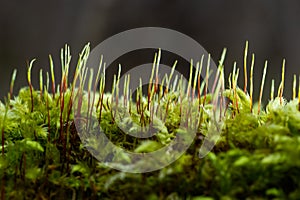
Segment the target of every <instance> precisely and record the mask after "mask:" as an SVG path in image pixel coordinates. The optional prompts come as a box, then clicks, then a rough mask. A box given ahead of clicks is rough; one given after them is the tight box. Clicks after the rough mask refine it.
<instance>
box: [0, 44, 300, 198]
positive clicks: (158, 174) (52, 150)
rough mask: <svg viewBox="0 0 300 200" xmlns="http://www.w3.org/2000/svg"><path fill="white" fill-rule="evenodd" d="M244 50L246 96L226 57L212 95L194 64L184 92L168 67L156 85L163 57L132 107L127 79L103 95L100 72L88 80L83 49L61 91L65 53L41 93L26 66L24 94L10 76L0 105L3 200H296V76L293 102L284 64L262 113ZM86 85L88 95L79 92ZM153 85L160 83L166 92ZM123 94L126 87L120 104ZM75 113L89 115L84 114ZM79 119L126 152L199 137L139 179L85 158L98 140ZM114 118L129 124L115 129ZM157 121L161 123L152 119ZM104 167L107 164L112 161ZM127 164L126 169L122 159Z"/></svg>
mask: <svg viewBox="0 0 300 200" xmlns="http://www.w3.org/2000/svg"><path fill="white" fill-rule="evenodd" d="M247 48H248V47H247V46H246V50H245V65H244V78H245V85H244V89H240V87H238V85H237V80H238V77H239V69H236V67H235V66H234V69H233V72H232V73H231V75H230V77H229V84H228V86H226V85H227V84H225V81H224V80H225V78H224V72H223V70H224V66H223V62H224V58H225V51H224V53H223V55H222V58H221V60H220V62H219V63H220V65H219V68H218V71H217V72H216V79H215V81H214V82H215V85H214V86H213V89H212V91H213V92H212V93H209V91H208V78H209V75H208V74H210V73H209V65H208V67H207V75H206V77H204V79H202V77H201V76H200V74H201V70H202V62H199V63H197V68H196V70H195V71H194V72H193V67H192V66H191V73H190V74H191V75H190V77H189V81H188V83H187V84H185V83H184V82H183V81H182V77H181V78H180V77H175V78H174V77H173V79H172V75H173V71H174V68H175V65H174V67H173V71H172V73H171V74H169V75H166V76H164V78H163V80H158V76H157V74H158V66H159V59H160V53H158V54H157V55H156V56H155V60H154V65H153V71H152V75H151V77H150V81H149V82H150V84H149V88H148V94H147V95H146V96H144V95H143V94H142V83H141V85H140V88H138V90H137V93H136V96H135V97H134V100H132V98H133V97H132V91H130V90H129V89H128V86H129V80H130V77H129V76H127V77H126V79H125V84H124V88H119V80H120V73H121V72H120V71H119V74H118V75H116V76H115V78H114V83H113V89H112V92H111V93H105V92H104V91H105V70H104V69H105V67H103V70H101V68H100V69H99V71H98V72H97V73H96V74H95V76H94V75H93V73H94V72H93V71H92V70H91V71H88V69H87V67H86V61H87V59H88V55H89V45H87V46H86V47H85V48H84V49H83V51H82V52H81V54H80V55H79V58H78V65H77V67H76V70H75V73H74V76H73V81H72V82H71V83H68V80H69V77H68V76H69V67H70V66H69V65H70V59H71V56H70V50H69V48H68V47H66V48H65V49H63V50H62V78H61V80H60V82H59V84H56V80H55V75H54V71H53V62H52V59H51V57H50V75H48V73H47V74H46V75H47V76H46V81H45V83H44V80H43V74H42V72H41V75H40V87H39V89H35V88H33V85H32V84H31V68H32V66H33V62H31V63H30V65H29V67H28V87H24V88H23V89H21V90H20V91H19V93H18V95H17V96H15V97H13V96H12V94H13V83H14V80H15V77H16V72H14V73H13V77H12V83H11V88H10V93H9V94H8V97H7V99H6V101H5V102H4V103H2V102H0V131H1V138H0V139H1V140H0V141H1V150H2V151H1V157H0V180H1V181H0V182H1V185H0V190H1V193H0V195H1V199H60V198H64V199H153V200H156V199H195V200H196V199H199V200H200V199H273V198H274V199H297V198H298V197H299V196H300V182H299V180H298V179H299V177H300V97H299V95H300V86H299V94H298V95H297V94H296V77H295V79H294V87H293V99H291V100H290V101H287V100H285V99H284V98H283V96H282V95H283V89H284V63H283V76H282V80H281V83H280V86H279V88H278V95H274V88H275V87H274V85H272V90H271V91H272V92H271V95H270V100H269V103H268V104H267V106H266V107H265V109H263V108H261V97H262V94H263V84H264V77H265V75H266V69H267V65H266V66H265V71H264V75H263V80H262V87H261V88H260V98H259V100H258V103H253V102H254V100H253V98H252V93H253V66H254V56H253V57H252V65H251V70H250V76H249V77H250V78H249V81H250V91H249V93H248V92H247V83H248V75H247V66H246V63H247V51H248V50H247ZM266 64H267V63H266ZM101 65H102V62H101ZM88 72H89V74H90V76H87V74H88ZM93 80H94V81H93ZM171 80H172V81H171ZM85 81H86V82H87V88H88V89H87V90H84V89H83V88H84V85H85ZM159 81H162V82H165V87H162V85H164V84H161V83H160V82H159ZM93 82H94V84H93ZM121 89H124V92H123V96H122V97H120V96H119V90H121ZM92 94H95V95H92ZM219 95H221V96H222V97H225V98H226V104H225V107H223V108H222V106H221V107H220V106H218V105H221V104H220V102H218V101H217V102H215V101H214V99H217V98H216V97H218V96H219ZM297 96H298V98H297ZM221 103H222V102H221ZM223 103H225V102H223ZM74 105H77V106H75V108H76V109H74ZM87 108H92V109H87ZM157 108H159V109H157ZM81 109H83V110H84V109H85V110H86V111H85V112H84V113H82V112H81ZM217 109H218V110H219V111H218V112H216V110H217ZM79 112H81V114H83V115H85V116H86V118H85V119H86V120H92V119H93V120H95V121H96V122H97V123H99V124H100V126H101V128H102V130H104V132H105V134H106V135H107V137H108V138H110V139H111V141H113V142H114V143H115V144H116V145H117V146H120V147H122V148H125V149H127V150H129V151H132V152H137V153H147V152H152V151H155V150H157V149H159V148H161V147H163V146H165V145H168V144H169V143H170V142H171V141H172V140H174V139H176V138H178V137H181V138H184V139H186V140H188V139H190V138H185V137H189V134H188V131H190V129H191V128H192V129H193V130H195V131H196V137H195V138H192V139H193V140H194V142H193V143H192V145H191V146H190V147H189V149H188V150H187V151H186V152H185V153H184V154H183V155H182V156H181V157H180V158H179V159H178V160H177V161H176V162H174V163H172V164H171V165H169V166H167V167H165V168H163V169H161V170H158V171H154V172H149V173H140V174H139V173H136V174H134V173H125V172H120V171H117V170H114V169H111V168H109V167H107V166H106V165H104V164H103V163H101V162H99V161H97V160H96V159H95V158H94V157H93V156H92V155H91V153H90V151H91V150H92V149H93V148H94V149H97V147H96V146H97V145H99V144H97V143H96V142H95V144H94V145H95V146H94V147H93V146H89V145H90V144H93V143H92V142H91V141H89V143H86V141H87V140H92V139H93V136H95V131H94V128H95V127H94V123H93V121H88V123H86V124H87V127H88V128H86V129H85V130H81V131H83V133H84V134H83V135H81V137H79V135H78V133H77V129H76V127H75V121H74V120H76V116H77V113H79ZM116 112H118V114H123V116H126V117H124V118H122V120H119V121H118V119H119V118H118V115H117V114H116ZM124 113H129V114H128V115H126V114H124ZM154 113H155V115H158V116H161V117H160V118H157V117H155V115H154ZM215 113H218V114H219V116H218V117H217V119H218V122H216V120H215V118H213V116H214V114H215ZM182 116H184V117H183V118H184V120H182ZM162 119H164V120H162ZM120 126H124V127H128V126H129V127H131V128H130V129H129V130H130V131H131V134H138V128H139V127H148V128H151V129H152V130H155V131H156V134H155V136H153V137H152V138H150V139H142V138H134V137H131V136H129V135H128V134H126V133H124V132H123V131H122V129H121V128H120ZM211 130H219V131H220V133H221V135H220V138H219V139H218V140H217V143H216V145H215V146H214V148H213V149H212V151H211V152H209V153H208V154H207V156H205V157H204V158H201V159H200V158H199V149H200V147H201V145H202V144H203V141H204V138H206V137H207V136H209V134H210V132H211ZM87 149H89V151H88V150H87ZM105 151H107V150H105V149H103V152H104V153H107V152H105ZM100 153H101V152H100ZM107 159H109V160H112V161H113V160H114V154H110V157H108V158H107ZM162 159H166V158H165V157H163V158H162ZM126 161H127V162H128V163H130V162H133V161H132V160H128V158H127V160H126ZM139 164H142V165H143V166H144V167H147V166H148V165H149V166H151V165H152V163H146V162H145V163H139ZM121 167H122V166H121ZM125 168H126V163H125V164H124V170H125ZM125 171H126V170H125Z"/></svg>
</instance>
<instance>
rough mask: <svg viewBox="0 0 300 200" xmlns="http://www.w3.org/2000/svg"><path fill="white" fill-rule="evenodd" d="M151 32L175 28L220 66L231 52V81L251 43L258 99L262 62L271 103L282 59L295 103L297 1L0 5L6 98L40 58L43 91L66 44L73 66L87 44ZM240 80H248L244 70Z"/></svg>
mask: <svg viewBox="0 0 300 200" xmlns="http://www.w3.org/2000/svg"><path fill="white" fill-rule="evenodd" d="M145 26H156V27H165V28H170V29H174V30H177V31H180V32H182V33H184V34H186V35H188V36H190V37H192V38H193V39H195V40H196V41H197V42H199V43H200V44H201V45H202V46H203V47H204V48H205V49H206V50H207V51H208V52H210V53H211V54H212V58H213V59H214V60H215V61H216V62H217V61H218V59H219V57H220V54H221V52H222V50H223V48H224V47H226V48H227V49H228V53H227V59H226V62H225V64H226V66H225V72H226V74H227V75H228V74H229V72H230V71H231V69H232V64H233V62H234V61H235V60H236V61H237V62H238V66H239V67H242V66H243V62H242V60H243V49H244V45H245V41H246V40H249V42H250V43H249V44H250V46H249V47H250V48H249V50H250V53H252V52H254V53H255V54H256V66H255V68H254V75H255V92H256V97H257V93H258V90H259V84H260V82H261V74H262V68H263V65H264V61H265V60H266V59H267V60H268V61H269V65H268V74H267V79H266V84H265V97H264V99H267V98H268V97H269V91H270V89H269V88H270V86H271V79H272V78H275V79H276V81H275V85H276V88H277V87H278V85H279V82H280V77H281V75H280V73H281V63H282V59H283V58H286V59H287V65H286V85H285V86H286V88H285V89H286V90H285V92H284V95H285V96H286V97H288V98H290V97H291V91H292V90H291V89H292V78H293V74H297V76H299V72H300V70H299V69H300V58H299V57H300V38H299V36H300V2H299V1H298V2H297V1H288V3H287V2H284V1H274V0H266V1H261V0H254V1H239V0H237V1H233V0H227V1H220V0H215V1H211V0H207V1H200V0H197V1H196V0H195V1H183V0H181V1H180V0H164V1H162V0H161V1H158V0H151V1H150V0H149V1H141V0H131V1H124V0H98V1H79V0H72V1H71V0H69V1H58V0H55V1H26V2H25V1H19V2H15V1H1V3H0V69H1V73H0V96H1V99H3V97H4V96H6V95H7V92H8V91H9V82H10V76H11V74H12V71H13V69H14V68H17V69H18V76H17V80H16V87H15V93H16V92H17V91H18V90H19V89H20V87H22V86H25V85H26V84H27V83H26V76H25V72H26V69H27V67H26V61H28V60H29V61H30V60H31V59H33V58H37V61H36V62H35V65H34V67H33V76H32V77H33V79H34V84H35V86H36V87H37V86H38V85H37V82H38V71H39V69H40V68H44V69H45V70H46V71H47V70H48V69H49V64H48V63H49V61H48V54H52V56H53V58H54V61H55V64H56V71H58V72H60V65H59V59H60V57H59V54H60V48H62V47H63V46H64V44H66V43H67V44H69V45H70V46H71V52H72V55H73V59H77V55H78V53H79V52H80V50H81V49H82V47H83V46H84V45H85V44H86V43H87V42H91V46H92V47H95V46H96V45H97V44H99V43H100V42H102V41H103V40H105V39H106V38H108V37H110V36H112V35H114V34H117V33H119V32H121V31H125V30H128V29H132V28H137V27H145ZM150 56H151V57H153V55H150ZM138 58H139V59H140V57H138ZM73 64H74V63H73ZM179 67H185V68H186V69H188V67H187V66H179ZM240 75H241V76H240V80H242V79H243V78H242V71H241V73H240ZM57 76H59V73H57ZM57 78H59V77H57ZM242 86H243V85H242Z"/></svg>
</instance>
